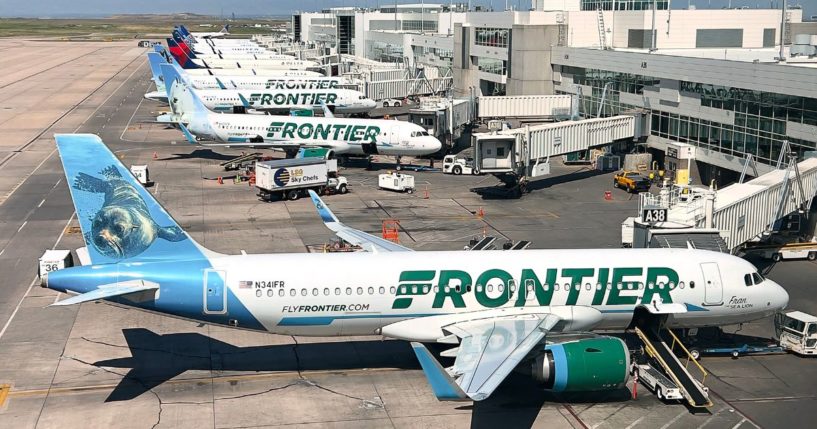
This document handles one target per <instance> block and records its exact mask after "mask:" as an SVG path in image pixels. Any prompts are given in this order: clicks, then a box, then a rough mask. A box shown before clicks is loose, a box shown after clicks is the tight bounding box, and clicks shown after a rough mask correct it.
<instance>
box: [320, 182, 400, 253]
mask: <svg viewBox="0 0 817 429" xmlns="http://www.w3.org/2000/svg"><path fill="white" fill-rule="evenodd" d="M309 197H310V198H312V203H313V204H315V208H316V209H317V210H318V214H319V215H320V217H321V220H323V223H324V224H325V225H326V227H327V228H329V229H330V230H332V231H333V232H334V233H335V235H337V236H338V237H340V238H342V239H343V240H345V241H347V242H349V243H351V244H353V245H356V246H360V247H362V248H363V249H364V250H366V251H367V252H406V251H411V249H409V248H408V247H404V246H401V245H399V244H397V243H395V242H393V241H389V240H385V239H383V238H380V237H377V236H374V235H372V234H369V233H367V232H363V231H360V230H357V229H354V228H351V227H348V226H346V225H344V224H342V223H341V222H340V221H339V220H338V218H337V217H336V216H335V214H334V213H332V211H331V210H329V207H326V204H324V202H323V200H321V198H320V197H319V196H318V194H316V193H315V191H312V190H310V191H309Z"/></svg>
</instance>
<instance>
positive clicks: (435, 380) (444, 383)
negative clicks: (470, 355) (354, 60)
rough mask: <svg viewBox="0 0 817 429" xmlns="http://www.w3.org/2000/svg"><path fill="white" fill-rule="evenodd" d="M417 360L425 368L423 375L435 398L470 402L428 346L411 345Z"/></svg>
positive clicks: (413, 343)
mask: <svg viewBox="0 0 817 429" xmlns="http://www.w3.org/2000/svg"><path fill="white" fill-rule="evenodd" d="M411 348H412V349H413V350H414V354H415V355H417V360H418V361H420V366H421V367H422V368H423V373H424V374H425V376H426V379H427V380H428V384H430V385H431V390H433V391H434V396H436V397H437V400H440V401H469V400H470V399H469V398H468V395H466V394H465V392H463V391H462V389H461V388H460V386H459V385H458V384H457V382H456V381H454V379H453V378H451V375H449V374H448V372H446V371H445V368H443V367H442V365H440V362H438V361H437V359H435V358H434V356H432V355H431V352H429V351H428V349H427V348H426V346H424V345H423V344H421V343H415V342H412V343H411Z"/></svg>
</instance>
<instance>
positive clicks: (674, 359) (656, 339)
mask: <svg viewBox="0 0 817 429" xmlns="http://www.w3.org/2000/svg"><path fill="white" fill-rule="evenodd" d="M635 332H636V334H637V335H638V337H639V338H640V339H641V341H642V342H643V343H644V350H645V351H646V352H647V354H648V355H649V356H650V357H652V358H653V359H655V360H656V361H657V362H658V363H659V364H660V365H661V367H662V368H663V369H664V372H665V373H666V374H667V375H668V376H669V377H670V379H672V381H673V382H675V384H676V385H677V386H678V388H679V389H680V390H681V394H682V395H683V396H684V398H685V399H686V400H687V402H688V403H689V405H691V406H692V407H694V408H709V407H711V406H712V401H711V400H710V399H709V389H708V388H706V387H705V386H704V384H703V382H704V381H705V380H706V376H707V375H708V373H707V372H706V370H705V369H704V367H702V366H701V364H699V363H698V361H696V360H695V359H693V358H692V355H691V354H690V353H689V350H687V349H686V347H684V345H683V344H681V340H679V339H678V337H677V336H676V335H675V334H674V333H672V331H670V330H669V329H668V330H667V332H669V334H670V335H671V336H672V345H667V343H666V342H665V341H664V339H663V338H661V335H660V333H659V331H658V329H657V328H655V327H644V329H643V330H642V329H641V328H639V327H636V328H635ZM676 344H677V345H679V346H680V347H681V349H682V350H683V352H684V353H685V354H686V356H687V357H686V364H683V363H681V360H680V359H678V356H676V355H675V353H673V349H674V348H675V345H676ZM690 362H691V363H693V367H697V369H698V370H699V371H700V373H701V375H702V378H701V381H698V380H697V379H695V378H694V377H693V376H692V374H690V371H689V370H690V366H689V364H690Z"/></svg>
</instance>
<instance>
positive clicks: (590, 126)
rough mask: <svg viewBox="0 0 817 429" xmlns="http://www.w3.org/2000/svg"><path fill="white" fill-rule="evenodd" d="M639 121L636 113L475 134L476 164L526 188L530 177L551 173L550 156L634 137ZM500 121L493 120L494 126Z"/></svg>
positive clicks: (472, 142)
mask: <svg viewBox="0 0 817 429" xmlns="http://www.w3.org/2000/svg"><path fill="white" fill-rule="evenodd" d="M635 122H636V120H635V117H634V116H630V115H620V116H612V117H609V118H593V119H584V120H580V121H564V122H553V123H548V124H544V125H536V126H526V127H524V128H515V129H509V130H503V131H497V132H492V133H480V134H474V135H473V136H472V140H471V146H472V147H473V149H474V158H475V167H476V169H477V170H478V171H479V172H480V173H491V174H493V175H495V176H497V177H498V178H499V179H500V180H502V181H503V182H505V183H506V185H507V186H508V187H509V188H512V187H517V186H518V187H519V189H518V190H519V191H520V193H521V192H525V190H526V183H527V180H528V178H532V177H539V176H544V175H547V174H550V157H552V156H558V155H566V154H569V153H573V152H579V151H584V150H588V149H591V148H594V147H600V146H606V145H609V144H611V143H614V142H616V141H620V140H626V139H631V138H633V136H634V135H635ZM498 123H499V122H498V121H492V125H494V129H497V130H498V128H500V127H499V126H497V124H498Z"/></svg>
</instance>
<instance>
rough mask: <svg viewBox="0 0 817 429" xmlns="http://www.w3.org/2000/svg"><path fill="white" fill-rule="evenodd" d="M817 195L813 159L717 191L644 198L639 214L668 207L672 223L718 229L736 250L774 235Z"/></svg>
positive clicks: (675, 192)
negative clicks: (783, 221) (779, 224)
mask: <svg viewBox="0 0 817 429" xmlns="http://www.w3.org/2000/svg"><path fill="white" fill-rule="evenodd" d="M815 195H817V158H810V159H806V160H804V161H801V162H800V163H797V164H794V163H792V164H791V165H789V166H788V168H784V169H780V170H775V171H771V172H769V173H766V174H764V175H762V176H760V177H757V178H755V179H753V180H750V181H748V182H746V183H735V184H732V185H729V186H727V187H725V188H723V189H720V190H717V191H715V190H708V189H707V188H696V187H680V188H679V187H675V188H673V189H671V190H665V191H662V193H661V194H660V195H651V194H649V193H642V194H641V200H640V204H639V212H642V211H643V210H644V209H646V208H666V209H667V216H666V219H667V221H668V222H671V223H673V224H683V225H686V226H688V227H692V228H716V229H717V230H719V231H720V235H721V236H722V237H723V239H724V240H725V241H726V244H727V247H728V248H729V249H730V250H732V251H734V250H736V249H737V248H738V247H739V246H740V245H742V244H743V243H745V242H747V241H749V240H752V239H754V238H756V237H758V236H761V235H762V234H765V233H769V232H771V231H772V230H773V229H774V225H775V223H776V222H777V221H778V220H780V219H782V218H783V217H785V216H786V215H788V214H791V213H794V212H796V211H798V210H801V209H804V208H807V207H808V205H809V203H810V201H811V200H812V199H813V198H814V196H815ZM658 226H660V225H658Z"/></svg>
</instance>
